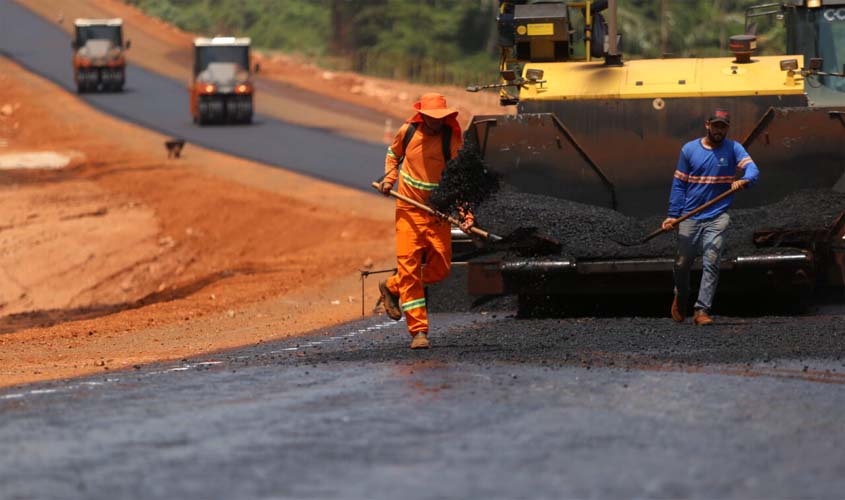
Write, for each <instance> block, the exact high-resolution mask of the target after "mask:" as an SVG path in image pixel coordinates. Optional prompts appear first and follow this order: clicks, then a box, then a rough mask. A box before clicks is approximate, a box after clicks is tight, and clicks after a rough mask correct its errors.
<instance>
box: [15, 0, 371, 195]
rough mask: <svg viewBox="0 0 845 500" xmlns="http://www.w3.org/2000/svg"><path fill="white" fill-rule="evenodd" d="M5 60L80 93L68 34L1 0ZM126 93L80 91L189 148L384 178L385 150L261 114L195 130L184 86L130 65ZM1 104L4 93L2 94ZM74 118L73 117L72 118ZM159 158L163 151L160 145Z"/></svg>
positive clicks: (361, 179) (361, 178)
mask: <svg viewBox="0 0 845 500" xmlns="http://www.w3.org/2000/svg"><path fill="white" fill-rule="evenodd" d="M0 55H3V56H6V57H9V58H11V59H12V60H14V61H16V62H17V63H19V64H21V65H22V66H24V67H25V68H27V69H28V70H30V71H33V72H34V73H37V74H39V75H41V76H43V77H45V78H47V79H49V80H51V81H53V82H54V83H56V84H58V85H59V86H61V87H62V88H63V89H65V90H67V91H69V92H76V87H75V85H74V83H73V67H72V65H71V48H70V37H69V36H68V35H67V34H66V33H65V32H63V31H62V30H61V29H60V28H59V27H58V26H57V25H55V24H52V23H49V22H48V21H46V20H44V19H43V18H41V17H39V16H38V15H36V14H34V13H32V12H30V11H29V10H27V9H25V8H23V7H21V6H20V5H18V4H17V3H15V2H14V1H12V0H0ZM126 81H127V84H126V88H125V90H124V92H122V93H102V94H83V95H81V96H80V97H81V98H82V99H84V100H85V101H86V102H87V103H88V104H90V105H92V106H93V107H95V108H97V109H99V110H100V111H103V112H106V113H109V114H111V115H114V116H117V117H119V118H122V119H124V120H127V121H130V122H132V123H136V124H138V125H142V126H144V127H147V128H150V129H153V130H156V131H158V132H161V133H163V134H166V135H169V136H172V137H181V138H184V139H186V140H187V141H188V143H189V144H190V143H193V144H198V145H201V146H204V147H207V148H209V149H213V150H217V151H221V152H224V153H228V154H232V155H236V156H240V157H243V158H248V159H251V160H255V161H259V162H263V163H266V164H269V165H274V166H279V167H283V168H286V169H288V170H293V171H295V172H299V173H303V174H306V175H309V176H311V177H315V178H319V179H323V180H328V181H331V182H335V183H338V184H342V185H344V186H351V187H354V188H358V189H361V190H365V191H367V190H372V188H371V187H370V182H372V180H374V179H376V178H377V177H378V176H379V175H381V173H382V171H383V165H384V151H385V150H384V146H382V145H379V144H371V143H366V142H362V141H356V140H354V139H349V138H346V137H343V136H339V135H336V134H332V133H331V132H329V131H326V130H321V129H315V128H307V127H301V126H297V125H291V124H289V123H284V122H281V121H278V120H274V119H272V118H270V117H267V116H261V115H256V117H255V123H253V124H252V125H249V126H242V125H238V126H234V125H233V126H208V127H198V126H196V125H194V124H193V122H192V121H191V115H190V112H189V110H188V91H187V89H186V88H185V85H184V82H179V81H176V80H172V79H170V78H167V77H164V76H161V75H157V74H155V73H152V72H149V71H146V70H144V69H142V68H140V67H138V66H133V65H129V66H128V67H127V76H126ZM0 100H2V92H0ZM70 118H72V117H70ZM161 153H162V157H164V155H165V148H164V145H163V144H162V147H161Z"/></svg>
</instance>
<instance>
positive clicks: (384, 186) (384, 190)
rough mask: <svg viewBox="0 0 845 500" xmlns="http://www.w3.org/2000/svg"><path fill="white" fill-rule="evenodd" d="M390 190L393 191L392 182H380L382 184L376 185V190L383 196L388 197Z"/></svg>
mask: <svg viewBox="0 0 845 500" xmlns="http://www.w3.org/2000/svg"><path fill="white" fill-rule="evenodd" d="M391 189H393V183H392V182H387V181H382V183H381V184H379V185H378V190H379V191H381V194H383V195H385V196H390V190H391Z"/></svg>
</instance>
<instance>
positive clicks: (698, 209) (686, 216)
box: [643, 187, 742, 243]
mask: <svg viewBox="0 0 845 500" xmlns="http://www.w3.org/2000/svg"><path fill="white" fill-rule="evenodd" d="M740 189H742V187H738V188H736V189H734V188H731V189H728V190H727V191H725V192H724V193H722V194H720V195H719V196H717V197H715V198H713V199H712V200H710V201H708V202H706V203H702V204H701V205H699V206H698V207H696V208H694V209H692V210H690V211H689V212H687V213H685V214H684V215H682V216H680V217H678V218H677V219H675V223H674V224H672V225H671V226H670V227H669V228H668V229H663V228H662V227H661V228H659V229H657V230H656V231H654V232H653V233H651V234H649V235H648V236H646V237H645V238H643V243H645V242H647V241H648V240H650V239H652V238H654V237H656V236H660V235H661V234H663V233H666V232H669V231H671V230H673V229H675V227H677V225H678V224H680V223H681V222H683V221H685V220H687V219H689V218H690V217H692V216H693V215H695V214H697V213H701V212H702V211H703V210H705V209H707V208H709V207H711V206H713V205H714V204H716V203H719V202H720V201H722V200H724V199H725V198H727V197H728V196H730V195H732V194H734V193H736V192H737V191H739V190H740Z"/></svg>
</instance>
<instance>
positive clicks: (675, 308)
mask: <svg viewBox="0 0 845 500" xmlns="http://www.w3.org/2000/svg"><path fill="white" fill-rule="evenodd" d="M672 319H673V320H675V321H677V322H678V323H683V322H684V320H685V319H687V318H685V317H684V313H682V312H681V306H680V305H678V294H675V300H673V301H672Z"/></svg>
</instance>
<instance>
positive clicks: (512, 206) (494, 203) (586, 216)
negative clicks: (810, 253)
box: [475, 189, 845, 260]
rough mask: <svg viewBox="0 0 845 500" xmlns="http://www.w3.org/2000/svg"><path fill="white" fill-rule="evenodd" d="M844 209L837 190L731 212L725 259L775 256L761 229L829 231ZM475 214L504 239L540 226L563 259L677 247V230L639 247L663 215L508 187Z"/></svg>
mask: <svg viewBox="0 0 845 500" xmlns="http://www.w3.org/2000/svg"><path fill="white" fill-rule="evenodd" d="M737 196H742V193H741V192H740V193H738V194H737ZM844 210H845V193H837V192H833V191H831V190H805V191H798V192H796V193H793V194H792V195H790V196H788V197H787V198H785V199H783V200H781V201H779V202H777V203H774V204H771V205H766V206H762V207H756V208H750V209H731V210H730V211H729V213H730V216H731V225H730V228H729V235H728V244H727V245H726V251H725V255H726V256H727V257H731V256H736V255H748V254H754V253H758V254H759V253H761V252H769V251H771V249H768V248H762V249H761V248H757V247H756V246H755V245H754V241H753V235H754V232H755V231H757V230H762V229H823V228H826V227H828V226H830V225H831V224H832V223H833V222H834V221H835V219H836V217H837V216H838V215H839V214H841V213H842V212H843V211H844ZM475 213H476V220H477V221H478V224H479V226H481V227H483V228H484V229H486V230H488V231H491V232H493V233H496V234H499V235H503V236H504V235H508V234H511V233H513V232H515V231H517V230H518V229H523V228H528V227H534V228H537V229H538V230H539V232H540V234H544V235H547V236H550V237H552V238H555V239H557V240H558V241H560V243H561V244H562V246H563V248H562V251H561V255H563V256H566V257H574V258H577V259H582V260H588V259H613V258H638V257H640V258H648V257H665V256H673V255H674V254H675V251H676V246H677V236H676V233H675V232H674V231H673V232H669V233H667V234H663V235H660V236H657V237H656V238H654V239H652V240H651V241H649V242H648V243H646V244H638V243H639V242H640V241H641V240H642V238H644V237H645V236H646V235H648V234H649V233H651V232H652V231H654V230H655V229H657V228H659V227H660V223H661V222H662V220H663V219H664V216H663V215H656V216H652V217H647V218H644V219H637V218H633V217H628V216H626V215H623V214H621V213H619V212H616V211H614V210H611V209H608V208H603V207H598V206H594V205H585V204H581V203H575V202H572V201H568V200H562V199H558V198H553V197H549V196H542V195H534V194H527V193H522V192H515V191H512V190H507V189H503V190H502V191H500V192H498V193H496V194H494V195H493V196H492V197H490V198H489V199H488V200H487V201H485V202H484V203H482V204H481V205H480V206H479V207H478V208H477V209H476V211H475Z"/></svg>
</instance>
